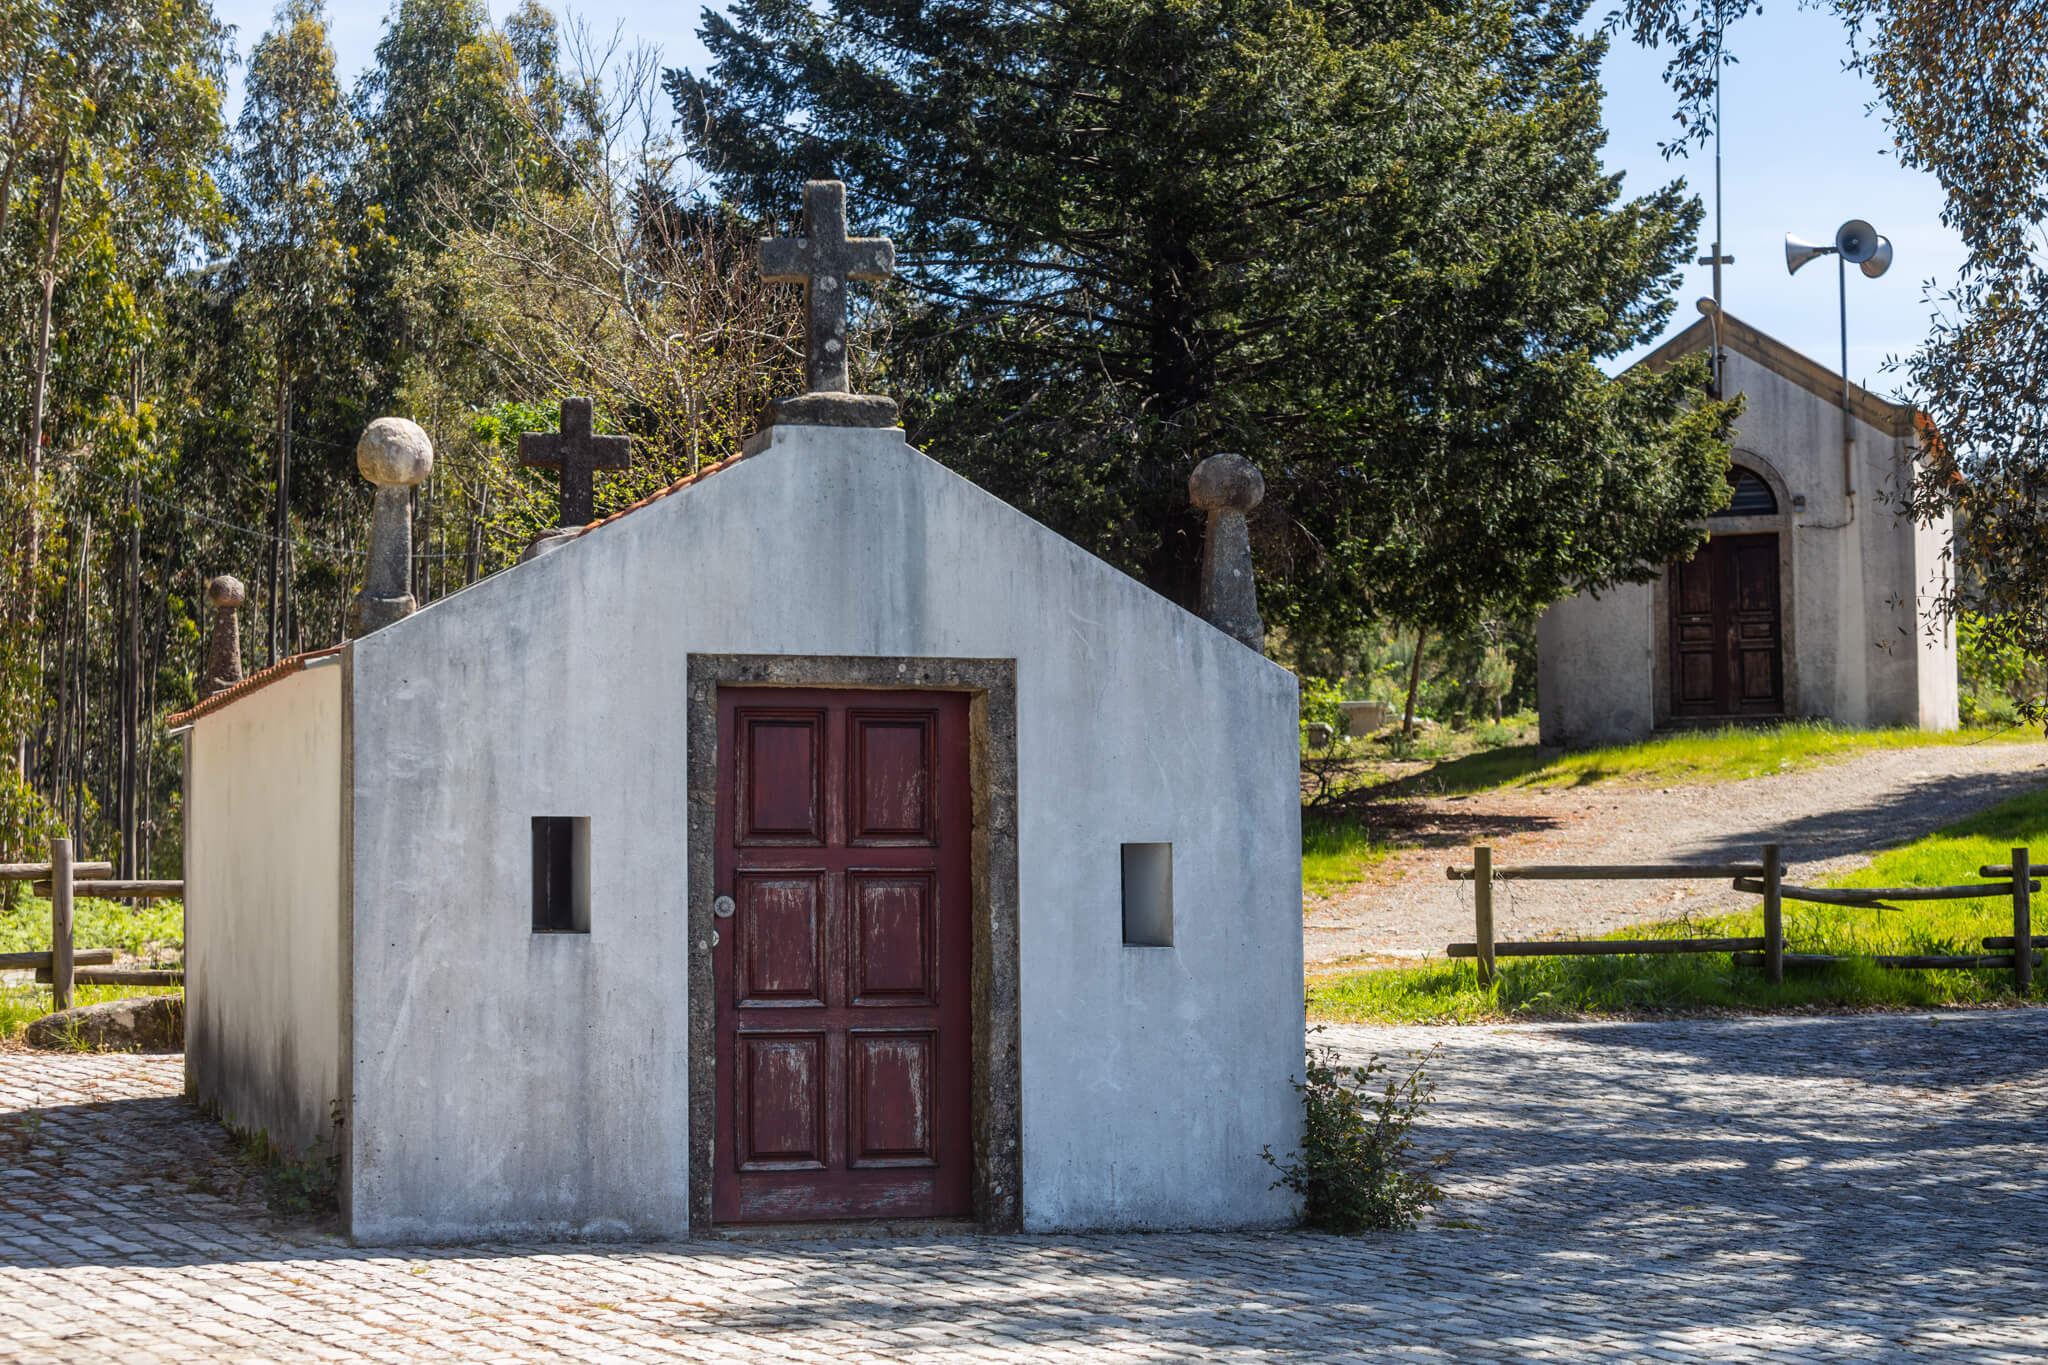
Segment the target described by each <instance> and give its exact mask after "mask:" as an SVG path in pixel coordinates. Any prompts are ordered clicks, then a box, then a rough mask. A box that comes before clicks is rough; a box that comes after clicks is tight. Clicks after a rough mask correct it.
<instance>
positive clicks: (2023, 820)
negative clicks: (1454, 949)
mask: <svg viewBox="0 0 2048 1365" xmlns="http://www.w3.org/2000/svg"><path fill="white" fill-rule="evenodd" d="M2016 845H2024V846H2026V847H2028V848H2030V849H2033V850H2035V853H2034V855H2033V856H2035V857H2039V858H2041V859H2042V861H2044V862H2048V792H2034V793H2030V794H2028V795H2025V796H2018V797H2014V798H2013V799H2011V800H2009V801H2005V802H2002V803H2000V804H1999V805H1996V806H1993V807H1991V808H1990V809H1988V810H1985V811H1981V812H1979V813H1978V814H1976V815H1973V816H1971V817H1970V818H1969V819H1967V820H1962V821H1959V822H1958V823H1956V824H1953V825H1950V826H1948V827H1947V828H1945V829H1942V830H1939V831H1937V832H1935V833H1933V834H1930V835H1928V836H1927V837H1926V838H1924V839H1920V840H1917V841H1915V842H1913V843H1911V844H1907V845H1905V846H1903V847H1900V848H1896V849H1891V850H1889V851H1887V852H1885V853H1882V854H1880V855H1878V857H1877V858H1876V859H1875V860H1874V861H1873V862H1872V864H1871V866H1869V867H1868V868H1865V869H1864V870H1862V871H1860V872H1857V873H1854V874H1852V875H1849V876H1845V877H1841V878H1837V879H1835V880H1833V881H1832V882H1830V885H1841V886H1944V885H1951V884H1954V883H1958V882H1969V881H1975V880H1977V868H1978V867H1979V866H1980V865H1985V864H1990V863H2002V862H2006V861H2008V860H2009V858H2010V857H2011V851H2012V849H2013V847H2014V846H2016ZM2043 899H2044V903H2048V897H2044V898H2043ZM1901 906H1902V908H1901V909H1899V910H1895V911H1893V910H1872V909H1851V908H1846V907H1840V908H1838V907H1835V906H1820V905H1800V904H1797V903H1795V902H1791V901H1788V902H1786V903H1785V939H1786V945H1787V948H1788V949H1789V950H1790V951H1792V952H1808V953H1841V954H1868V953H1981V952H1986V951H1989V950H1987V949H1985V948H1984V947H1983V945H1982V942H1981V940H1982V939H1983V938H1985V937H1986V936H1988V935H1994V934H2010V933H2011V932H2012V902H2011V901H2010V900H2007V899H2004V898H1991V899H1985V900H1968V901H1930V902H1914V901H1907V902H1902V903H1901ZM2036 923H2037V924H2041V923H2042V919H2041V917H2040V916H2038V915H2037V917H2036ZM1762 933H1763V914H1762V910H1761V907H1759V908H1758V909H1756V910H1753V911H1750V912H1747V913H1744V914H1739V915H1724V916H1710V917H1703V918H1701V919H1697V920H1692V921H1680V922H1666V923H1661V924H1654V925H1643V926H1637V927H1635V928H1632V929H1626V930H1622V931H1620V932H1618V933H1615V934H1611V935H1608V937H1610V938H1691V937H1702V938H1720V937H1755V936H1758V935H1761V934H1762ZM2031 998H2032V999H2033V1000H2037V1001H2038V1000H2048V971H2043V970H2040V969H2037V970H2036V974H2035V980H2034V991H2033V995H2032V997H2031ZM2016 999H2017V997H2016V996H2015V994H2014V991H2013V982H2012V973H2011V971H2009V970H2005V969H1986V970H1982V971H1976V970H1967V971H1893V970H1889V969H1886V968H1882V967H1878V966H1875V965H1873V964H1871V963H1868V962H1845V963H1837V964H1832V965H1829V966H1826V967H1821V968H1816V969H1810V970H1794V971H1788V972H1787V973H1786V977H1785V981H1784V983H1783V984H1782V985H1778V986H1772V985H1770V984H1769V983H1767V982H1766V981H1764V979H1763V977H1762V975H1761V973H1759V972H1756V971H1753V970H1750V969H1747V968H1736V967H1735V966H1734V965H1733V963H1732V961H1731V959H1730V958H1729V956H1728V955H1727V954H1725V953H1702V954H1688V955H1684V956H1675V955H1674V956H1670V957H1648V956H1643V957H1542V958H1514V959H1502V960H1501V963H1500V971H1499V973H1498V975H1497V978H1496V980H1495V982H1494V985H1493V987H1492V988H1491V989H1488V990H1482V989H1481V988H1480V986H1479V983H1478V977H1477V973H1476V970H1475V968H1474V966H1473V964H1472V963H1471V962H1470V961H1459V962H1450V961H1444V962H1432V963H1429V964H1427V965H1424V966H1420V967H1407V968H1397V969H1394V970H1390V971H1377V972H1357V973H1346V974H1340V975H1332V976H1326V977H1319V978H1317V979H1315V980H1312V981H1311V982H1310V983H1309V1006H1310V1012H1311V1013H1312V1014H1313V1015H1314V1016H1315V1017H1317V1018H1321V1019H1329V1020H1357V1021H1365V1022H1372V1023H1419V1022H1428V1021H1452V1022H1460V1023H1464V1022H1472V1021H1476V1020H1489V1019H1514V1018H1559V1017H1567V1018H1568V1017H1577V1016H1582V1015H1630V1014H1660V1013H1682V1012H1687V1011H1714V1010H1738V1011H1755V1010H1770V1009H1796V1008H1801V1007H1809V1008H1830V1009H1911V1008H1928V1007H1933V1006H1939V1005H1985V1004H2008V1003H2014V1002H2015V1001H2016Z"/></svg>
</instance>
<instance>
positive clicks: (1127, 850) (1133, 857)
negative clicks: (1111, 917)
mask: <svg viewBox="0 0 2048 1365" xmlns="http://www.w3.org/2000/svg"><path fill="white" fill-rule="evenodd" d="M1124 942H1125V943H1126V944H1127V945H1129V946H1131V947H1134V948H1171V947H1172V946H1173V845H1172V844H1125V845H1124Z"/></svg>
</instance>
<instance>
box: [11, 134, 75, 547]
mask: <svg viewBox="0 0 2048 1365" xmlns="http://www.w3.org/2000/svg"><path fill="white" fill-rule="evenodd" d="M70 169H71V144H70V142H68V141H67V142H65V144H64V146H63V147H62V148H61V149H59V151H58V153H57V174H56V176H55V178H53V179H52V180H51V182H50V192H49V195H48V198H49V201H50V226H49V230H48V233H47V235H46V236H45V237H44V241H43V301H42V307H41V309H40V310H39V312H38V313H37V316H36V369H35V376H34V378H33V380H32V382H31V385H30V397H29V422H28V452H27V455H26V458H24V460H23V461H22V463H23V464H24V465H25V466H26V467H27V469H28V482H29V493H30V496H31V497H33V496H34V492H35V484H36V479H37V477H38V476H39V475H40V474H41V473H42V465H43V403H44V398H45V396H46V394H47V392H48V389H49V380H50V307H51V303H52V301H53V300H54V299H55V297H56V293H57V242H58V239H59V233H60V230H61V229H62V227H63V225H64V177H65V175H66V174H67V173H68V172H69V171H70ZM35 532H36V526H35V521H34V518H33V515H31V518H30V521H29V556H30V558H29V563H30V564H31V565H33V564H34V562H35V558H34V556H35V548H36V535H35Z"/></svg>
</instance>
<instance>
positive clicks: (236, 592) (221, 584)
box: [206, 573, 249, 608]
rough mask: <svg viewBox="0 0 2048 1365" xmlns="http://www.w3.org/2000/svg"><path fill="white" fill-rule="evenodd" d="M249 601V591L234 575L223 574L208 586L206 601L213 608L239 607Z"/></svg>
mask: <svg viewBox="0 0 2048 1365" xmlns="http://www.w3.org/2000/svg"><path fill="white" fill-rule="evenodd" d="M248 600H249V590H248V589H247V588H245V587H243V586H242V580H241V579H239V578H237V577H235V576H234V575H233V574H226V573H224V574H222V575H221V576H220V577H219V578H216V579H213V580H212V581H211V582H209V583H208V584H207V585H206V601H207V604H208V605H209V606H212V607H216V608H219V607H239V606H241V605H242V603H244V602H246V601H248Z"/></svg>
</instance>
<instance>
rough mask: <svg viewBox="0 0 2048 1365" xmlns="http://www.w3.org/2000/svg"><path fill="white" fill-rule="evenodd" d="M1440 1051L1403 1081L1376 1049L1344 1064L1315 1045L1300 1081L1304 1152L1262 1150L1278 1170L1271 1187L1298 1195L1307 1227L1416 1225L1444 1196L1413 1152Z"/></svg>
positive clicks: (1392, 1227) (1358, 1229)
mask: <svg viewBox="0 0 2048 1365" xmlns="http://www.w3.org/2000/svg"><path fill="white" fill-rule="evenodd" d="M1435 1055H1436V1054H1435V1050H1434V1049H1432V1050H1431V1051H1430V1052H1428V1053H1426V1054H1422V1055H1421V1056H1420V1057H1419V1058H1418V1060H1417V1062H1416V1065H1415V1068H1414V1070H1412V1071H1410V1072H1409V1073H1408V1074H1407V1076H1405V1077H1402V1078H1398V1079H1397V1078H1395V1077H1394V1076H1393V1075H1392V1073H1391V1071H1390V1070H1389V1068H1388V1066H1387V1064H1386V1063H1385V1062H1383V1061H1381V1060H1380V1059H1379V1056H1378V1054H1374V1055H1373V1056H1372V1057H1371V1058H1369V1059H1368V1060H1367V1061H1366V1064H1365V1065H1364V1066H1344V1065H1342V1064H1341V1063H1340V1062H1339V1060H1338V1056H1337V1050H1336V1049H1335V1048H1333V1047H1320V1046H1319V1047H1312V1048H1310V1049H1309V1053H1308V1059H1307V1063H1306V1067H1305V1071H1306V1076H1307V1079H1306V1080H1302V1081H1297V1082H1295V1083H1294V1088H1295V1089H1296V1090H1298V1091H1300V1092H1301V1105H1302V1112H1303V1123H1302V1133H1301V1150H1300V1151H1299V1152H1293V1153H1289V1154H1288V1156H1287V1159H1286V1160H1284V1161H1283V1160H1282V1159H1280V1158H1279V1157H1276V1156H1274V1155H1273V1149H1272V1148H1271V1147H1267V1148H1265V1149H1264V1150H1262V1151H1261V1152H1260V1153H1259V1155H1260V1156H1261V1157H1263V1158H1264V1159H1265V1161H1266V1164H1267V1165H1269V1166H1271V1167H1273V1169H1275V1170H1277V1171H1278V1172H1280V1178H1279V1179H1278V1180H1276V1181H1274V1182H1273V1188H1275V1189H1279V1188H1281V1187H1283V1186H1284V1187H1285V1188H1287V1189H1289V1190H1292V1191H1293V1192H1294V1193H1295V1194H1296V1195H1297V1196H1299V1197H1300V1199H1301V1208H1300V1217H1301V1221H1302V1223H1303V1225H1304V1226H1307V1227H1311V1228H1317V1229H1320V1230H1321V1231H1324V1232H1339V1233H1344V1234H1347V1235H1348V1234H1351V1233H1358V1232H1365V1231H1368V1230H1373V1229H1379V1230H1395V1229H1400V1228H1410V1227H1413V1226H1415V1224H1416V1223H1417V1222H1418V1221H1420V1219H1421V1218H1422V1212H1423V1210H1424V1209H1426V1208H1428V1207H1429V1206H1430V1205H1431V1204H1434V1203H1435V1202H1437V1201H1438V1200H1439V1199H1441V1198H1443V1191H1442V1190H1440V1189H1438V1188H1437V1186H1436V1183H1435V1182H1434V1181H1432V1180H1431V1179H1430V1178H1429V1177H1428V1175H1426V1174H1425V1173H1423V1171H1421V1170H1419V1169H1417V1168H1416V1162H1415V1160H1414V1158H1413V1157H1412V1156H1411V1155H1410V1153H1411V1151H1412V1149H1413V1147H1414V1145H1415V1144H1414V1140H1413V1139H1412V1138H1411V1137H1410V1136H1409V1130H1410V1129H1411V1128H1413V1127H1414V1126H1415V1120H1416V1119H1418V1118H1420V1117H1421V1115H1422V1111H1423V1109H1424V1108H1425V1107H1427V1106H1428V1104H1429V1100H1430V1097H1431V1095H1432V1094H1434V1093H1435V1090H1436V1086H1435V1084H1434V1083H1433V1082H1431V1081H1430V1080H1429V1077H1428V1074H1427V1071H1426V1068H1427V1066H1428V1064H1429V1063H1430V1062H1431V1061H1432V1060H1434V1058H1435ZM1382 1077H1385V1088H1384V1089H1381V1078H1382ZM1375 1092H1377V1093H1375ZM1438 1164H1441V1163H1440V1162H1439V1163H1438Z"/></svg>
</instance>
